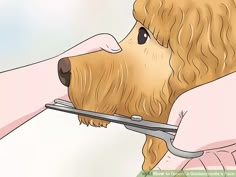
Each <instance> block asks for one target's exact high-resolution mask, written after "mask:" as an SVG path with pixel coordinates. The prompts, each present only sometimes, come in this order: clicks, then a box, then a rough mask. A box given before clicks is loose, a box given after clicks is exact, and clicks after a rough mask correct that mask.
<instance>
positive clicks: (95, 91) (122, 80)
mask: <svg viewBox="0 0 236 177" xmlns="http://www.w3.org/2000/svg"><path fill="white" fill-rule="evenodd" d="M85 57H86V56H85ZM99 58H100V57H99ZM98 65H99V66H101V67H99V66H98ZM97 68H99V69H97ZM129 74H130V73H129V68H128V66H127V64H126V62H125V60H122V59H119V60H118V59H111V58H109V59H104V60H102V62H100V61H95V62H93V64H91V63H87V62H86V59H85V60H84V62H81V63H80V64H79V65H78V64H72V69H71V83H70V86H69V98H70V100H71V101H72V103H73V104H74V106H75V107H76V108H78V109H79V108H81V109H85V110H91V111H96V112H101V113H108V114H114V113H117V114H123V115H127V116H131V115H134V114H136V115H137V114H138V115H141V116H143V117H144V119H145V120H150V121H156V122H162V123H164V122H166V114H167V110H169V105H170V104H169V102H168V101H169V100H168V98H169V95H170V94H169V91H168V86H169V85H168V82H164V83H160V82H159V83H158V85H159V87H158V88H153V92H152V93H146V92H145V90H144V89H143V88H138V87H137V86H136V85H135V82H137V81H138V79H139V78H129ZM79 120H80V121H81V123H84V124H86V125H92V126H103V127H106V126H107V124H108V122H107V121H101V120H97V119H92V118H87V117H83V116H80V117H79Z"/></svg>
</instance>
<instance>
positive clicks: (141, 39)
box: [138, 27, 149, 45]
mask: <svg viewBox="0 0 236 177" xmlns="http://www.w3.org/2000/svg"><path fill="white" fill-rule="evenodd" d="M148 38H149V34H148V32H147V30H146V29H145V28H144V27H141V28H139V32H138V44H141V45H142V44H145V43H146V42H147V40H148Z"/></svg>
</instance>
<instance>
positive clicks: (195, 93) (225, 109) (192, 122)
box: [154, 73, 236, 170]
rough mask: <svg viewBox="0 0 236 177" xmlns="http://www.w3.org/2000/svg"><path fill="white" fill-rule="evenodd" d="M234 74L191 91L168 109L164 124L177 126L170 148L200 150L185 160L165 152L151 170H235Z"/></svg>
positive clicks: (235, 95) (235, 108)
mask: <svg viewBox="0 0 236 177" xmlns="http://www.w3.org/2000/svg"><path fill="white" fill-rule="evenodd" d="M235 83H236V73H233V74H230V75H228V76H225V77H223V78H220V79H218V80H216V81H214V82H211V83H208V84H205V85H203V86H200V87H197V88H194V89H192V90H190V91H188V92H186V93H184V94H183V95H181V96H180V97H179V98H178V99H177V101H176V102H175V104H174V105H173V107H172V110H171V113H170V116H169V120H168V124H173V125H178V126H179V128H178V131H177V133H176V136H175V139H174V141H173V145H174V146H175V147H176V148H178V149H181V150H185V151H192V152H196V151H204V154H203V155H202V156H201V157H198V158H195V159H185V158H181V157H177V156H175V155H173V154H172V153H170V152H167V153H166V154H165V156H164V157H163V158H162V160H161V161H160V162H159V163H158V164H157V166H156V167H155V168H154V170H181V169H198V170H210V169H212V170H227V169H234V170H235V169H236V164H235V163H236V161H235V159H236V128H235V125H236V124H235V123H236V107H235V100H236V92H235V91H236V84H235Z"/></svg>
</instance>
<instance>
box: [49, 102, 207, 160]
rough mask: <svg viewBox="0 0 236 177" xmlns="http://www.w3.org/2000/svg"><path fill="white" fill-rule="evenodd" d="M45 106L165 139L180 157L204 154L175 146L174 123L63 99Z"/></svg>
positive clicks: (194, 156) (171, 150)
mask: <svg viewBox="0 0 236 177" xmlns="http://www.w3.org/2000/svg"><path fill="white" fill-rule="evenodd" d="M45 107H46V108H49V109H53V110H57V111H62V112H66V113H71V114H76V115H79V116H86V117H91V118H94V119H99V120H105V121H109V122H113V123H118V124H123V125H124V126H125V127H126V128H127V129H128V130H131V131H135V132H138V133H142V134H145V135H150V136H153V137H157V138H160V139H163V140H164V141H165V142H166V145H167V148H168V150H169V151H170V152H171V153H172V154H174V155H176V156H179V157H183V158H188V159H191V158H196V157H200V156H201V155H203V152H202V151H197V152H189V151H184V150H181V149H178V148H176V147H174V146H173V144H172V142H173V140H174V137H175V136H174V135H173V134H171V132H172V133H176V132H177V130H178V127H177V126H174V125H170V124H162V123H157V122H152V121H147V120H144V119H143V118H142V117H141V116H139V115H133V116H131V117H128V116H125V115H120V114H104V113H100V112H93V111H88V110H83V109H77V108H75V107H74V105H73V104H72V103H71V102H69V101H65V100H62V99H55V100H54V104H46V105H45Z"/></svg>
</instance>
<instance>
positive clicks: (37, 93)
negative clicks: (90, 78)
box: [0, 58, 67, 138]
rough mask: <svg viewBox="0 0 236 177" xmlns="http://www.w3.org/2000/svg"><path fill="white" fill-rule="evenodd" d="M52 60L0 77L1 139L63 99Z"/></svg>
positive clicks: (61, 87) (62, 87)
mask: <svg viewBox="0 0 236 177" xmlns="http://www.w3.org/2000/svg"><path fill="white" fill-rule="evenodd" d="M59 59H60V58H53V59H50V60H47V61H43V62H40V63H37V64H32V65H30V66H26V67H23V68H20V69H15V70H12V71H8V72H4V73H1V74H0V83H1V89H0V99H1V108H0V138H2V137H3V136H5V134H7V133H8V132H10V131H12V130H13V129H14V128H16V127H17V126H19V125H20V124H22V123H23V122H25V121H27V120H28V119H30V118H32V117H34V116H35V115H37V114H38V113H40V112H41V111H43V110H44V109H45V107H44V105H45V104H46V103H49V102H51V101H53V100H54V99H55V98H58V97H63V96H65V95H66V92H67V90H66V87H64V86H63V85H62V84H61V83H60V81H59V78H58V75H57V62H58V60H59Z"/></svg>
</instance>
